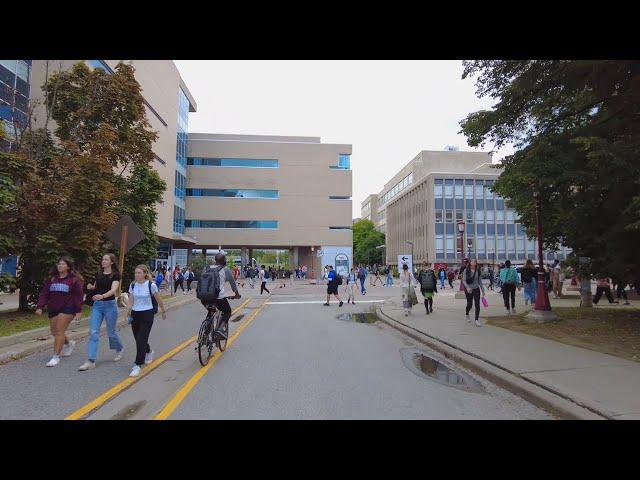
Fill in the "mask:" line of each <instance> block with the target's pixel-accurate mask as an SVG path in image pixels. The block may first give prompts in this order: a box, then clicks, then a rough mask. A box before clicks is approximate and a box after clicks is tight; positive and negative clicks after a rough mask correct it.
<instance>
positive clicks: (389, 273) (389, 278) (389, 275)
mask: <svg viewBox="0 0 640 480" xmlns="http://www.w3.org/2000/svg"><path fill="white" fill-rule="evenodd" d="M384 272H385V273H386V274H387V287H393V271H392V269H391V265H387V268H386V269H385V271H384Z"/></svg>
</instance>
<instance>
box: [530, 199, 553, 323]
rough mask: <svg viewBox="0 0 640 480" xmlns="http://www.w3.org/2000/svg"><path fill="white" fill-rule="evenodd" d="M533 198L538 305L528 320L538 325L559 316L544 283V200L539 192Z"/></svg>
mask: <svg viewBox="0 0 640 480" xmlns="http://www.w3.org/2000/svg"><path fill="white" fill-rule="evenodd" d="M533 198H534V200H535V205H536V235H537V236H538V262H539V263H538V289H537V292H536V304H535V306H534V307H533V310H532V311H531V312H529V314H528V315H527V318H528V319H530V320H532V321H533V322H536V323H542V322H550V321H554V320H557V319H558V316H557V315H556V314H555V313H553V312H552V311H551V303H550V302H549V294H548V293H547V289H546V287H545V281H544V263H543V259H542V215H541V211H542V207H541V204H542V199H541V196H540V192H539V191H537V190H536V191H534V193H533Z"/></svg>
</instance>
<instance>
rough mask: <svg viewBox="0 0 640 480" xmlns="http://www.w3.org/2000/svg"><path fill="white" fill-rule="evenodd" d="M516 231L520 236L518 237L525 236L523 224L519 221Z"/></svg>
mask: <svg viewBox="0 0 640 480" xmlns="http://www.w3.org/2000/svg"><path fill="white" fill-rule="evenodd" d="M516 231H517V232H518V236H520V237H524V236H525V231H524V225H522V224H521V223H518V224H517V226H516Z"/></svg>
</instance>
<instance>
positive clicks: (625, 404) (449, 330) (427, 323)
mask: <svg viewBox="0 0 640 480" xmlns="http://www.w3.org/2000/svg"><path fill="white" fill-rule="evenodd" d="M445 292H446V291H445ZM445 292H442V293H445ZM446 293H448V294H438V295H436V298H435V301H434V313H433V314H431V315H426V313H425V308H424V305H423V304H421V303H419V304H418V305H416V306H415V307H414V308H413V311H412V313H411V314H410V315H409V316H408V317H405V316H404V311H403V310H402V304H401V301H400V299H399V298H393V299H390V300H388V301H386V302H385V303H384V305H383V306H382V307H381V308H380V309H379V310H378V313H379V316H380V317H381V318H382V319H383V320H385V321H387V323H390V324H392V325H394V326H396V327H398V326H400V327H401V329H402V328H405V329H409V330H411V331H414V332H420V333H422V334H424V335H425V338H427V342H434V343H439V344H440V345H441V346H445V345H446V346H447V348H453V349H455V350H457V351H459V352H462V353H463V354H467V356H471V357H473V358H475V359H478V360H481V362H476V363H479V364H480V365H482V364H484V365H485V366H486V369H488V370H489V369H490V370H496V368H497V369H500V370H501V371H502V372H504V373H505V374H506V375H507V377H509V376H510V377H513V378H512V380H513V382H514V383H515V382H519V383H521V385H520V387H522V386H523V385H524V391H525V393H526V390H527V387H526V384H528V385H530V386H531V391H532V392H533V389H538V390H539V389H540V388H542V389H544V390H546V391H547V392H551V393H552V394H554V395H556V396H557V397H558V399H559V400H564V401H567V400H569V401H571V402H573V403H574V404H575V405H576V406H577V407H583V408H586V409H587V410H589V411H591V412H593V413H596V414H597V415H600V416H602V417H605V418H608V419H640V364H639V363H636V362H633V361H630V360H625V359H622V358H618V357H614V356H611V355H606V354H603V353H598V352H595V351H591V350H586V349H582V348H577V347H573V346H569V345H564V344H562V343H558V342H555V341H552V340H547V339H544V338H540V337H535V336H532V335H526V334H524V333H519V332H514V331H510V330H506V329H503V328H499V327H494V326H491V325H486V324H485V325H483V326H482V327H476V326H475V325H474V324H473V323H468V322H467V321H466V319H465V315H464V313H465V305H466V301H465V300H460V299H455V298H454V296H453V292H451V291H449V292H446ZM418 299H419V301H421V300H422V296H421V295H419V294H418ZM498 300H499V298H498V296H497V295H490V298H489V303H490V308H489V309H484V308H482V312H481V320H482V317H483V316H484V315H487V314H488V315H490V316H495V315H504V314H505V310H504V306H500V304H499V303H498ZM566 301H567V302H569V301H570V300H569V299H567V300H566ZM556 302H558V301H557V300H556V301H554V302H553V304H554V305H557V303H556ZM563 303H564V301H563ZM529 308H530V307H524V305H523V304H522V299H521V296H519V298H518V299H517V300H516V309H518V310H519V311H525V309H529ZM487 310H492V313H489V312H488V311H487ZM471 316H472V318H473V310H472V311H471ZM483 323H484V322H483ZM509 374H510V375H509ZM507 377H505V378H507ZM523 380H524V381H525V382H526V384H523V383H522V381H523ZM519 390H520V392H522V389H521V388H519ZM568 416H569V417H572V418H588V416H587V417H584V416H580V415H576V416H573V415H568Z"/></svg>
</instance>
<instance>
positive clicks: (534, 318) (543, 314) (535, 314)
mask: <svg viewBox="0 0 640 480" xmlns="http://www.w3.org/2000/svg"><path fill="white" fill-rule="evenodd" d="M559 320H560V317H558V315H556V314H555V313H554V312H553V311H551V310H531V311H530V312H529V313H527V314H526V315H525V317H524V321H525V322H527V323H550V322H557V321H559Z"/></svg>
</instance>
